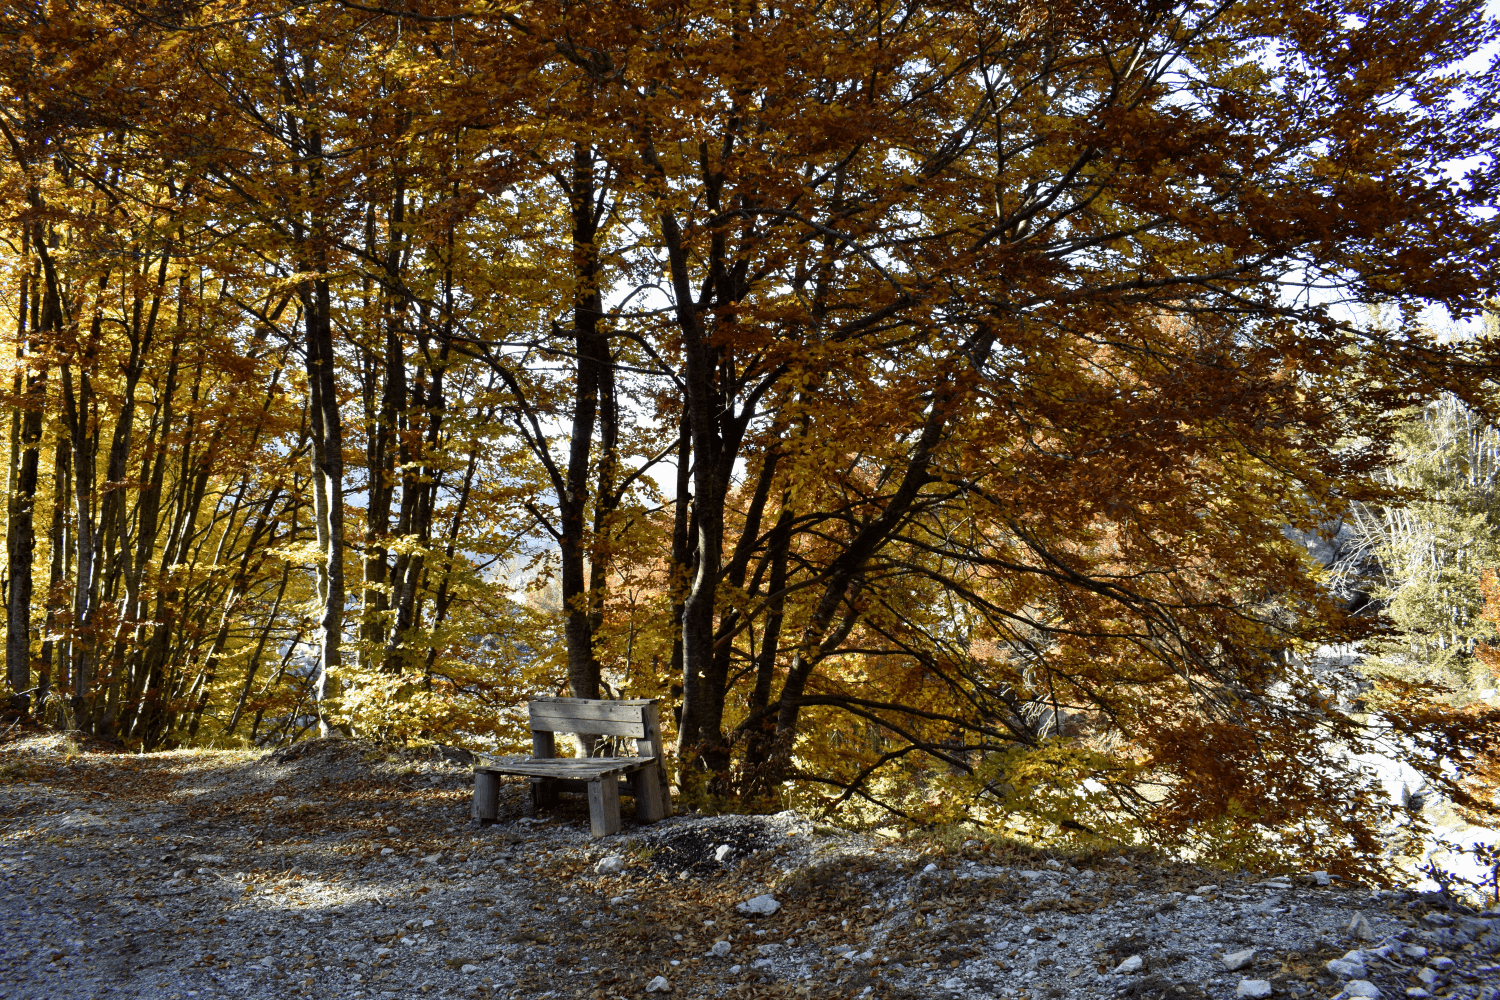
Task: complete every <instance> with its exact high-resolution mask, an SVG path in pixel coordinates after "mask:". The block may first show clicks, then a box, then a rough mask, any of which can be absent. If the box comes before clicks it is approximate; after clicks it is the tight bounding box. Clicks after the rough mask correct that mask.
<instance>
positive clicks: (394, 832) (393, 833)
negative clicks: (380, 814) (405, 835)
mask: <svg viewBox="0 0 1500 1000" xmlns="http://www.w3.org/2000/svg"><path fill="white" fill-rule="evenodd" d="M385 832H386V833H388V834H390V835H391V836H392V837H395V836H398V835H400V833H401V831H400V830H398V829H396V828H395V827H394V826H388V827H386V828H385Z"/></svg>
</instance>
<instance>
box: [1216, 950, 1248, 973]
mask: <svg viewBox="0 0 1500 1000" xmlns="http://www.w3.org/2000/svg"><path fill="white" fill-rule="evenodd" d="M1220 961H1222V962H1223V963H1224V968H1226V969H1228V970H1229V971H1230V972H1233V971H1235V970H1236V969H1243V968H1244V967H1245V966H1247V965H1249V964H1250V963H1251V962H1253V961H1255V949H1254V948H1246V949H1245V950H1244V951H1237V952H1234V953H1233V954H1229V955H1222V956H1220Z"/></svg>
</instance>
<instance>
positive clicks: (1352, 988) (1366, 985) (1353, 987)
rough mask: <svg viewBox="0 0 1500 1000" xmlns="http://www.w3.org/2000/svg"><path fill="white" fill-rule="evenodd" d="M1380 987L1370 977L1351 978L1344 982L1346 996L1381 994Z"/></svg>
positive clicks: (1375, 995) (1374, 995) (1372, 996)
mask: <svg viewBox="0 0 1500 1000" xmlns="http://www.w3.org/2000/svg"><path fill="white" fill-rule="evenodd" d="M1380 995H1381V994H1380V987H1379V986H1376V985H1375V984H1374V983H1372V982H1370V981H1369V980H1368V979H1351V980H1349V982H1347V983H1345V984H1344V996H1346V997H1370V998H1371V1000H1373V998H1375V997H1378V996H1380Z"/></svg>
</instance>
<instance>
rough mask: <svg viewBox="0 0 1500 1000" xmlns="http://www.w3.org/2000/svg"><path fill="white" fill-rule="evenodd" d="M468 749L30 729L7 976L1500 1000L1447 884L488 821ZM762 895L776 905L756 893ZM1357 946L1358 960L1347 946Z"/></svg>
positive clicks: (183, 987) (563, 989)
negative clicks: (211, 740) (175, 743)
mask: <svg viewBox="0 0 1500 1000" xmlns="http://www.w3.org/2000/svg"><path fill="white" fill-rule="evenodd" d="M470 766H471V765H470V761H469V760H468V759H467V758H466V755H464V754H463V753H462V752H445V751H442V750H440V749H432V748H428V749H425V750H421V751H407V750H400V751H395V750H388V749H383V748H380V747H376V746H372V745H369V744H366V743H361V742H356V741H348V740H329V741H314V742H310V743H304V744H297V745H294V746H293V747H291V748H288V749H287V750H284V751H279V752H277V753H272V754H265V753H249V752H245V753H235V752H195V751H173V752H168V753H158V754H150V755H138V754H131V753H124V752H118V751H117V750H115V749H114V748H111V747H109V746H107V745H103V744H98V743H92V742H90V741H88V740H87V739H85V738H82V737H80V736H78V735H76V734H75V735H66V734H64V735H34V736H29V737H26V738H24V739H18V740H12V741H11V742H9V743H7V744H6V745H4V746H0V885H3V891H0V942H3V945H0V997H3V998H5V1000H12V998H16V1000H19V998H59V1000H71V998H75V997H78V998H82V997H89V998H93V997H115V996H121V997H124V996H131V997H144V998H153V1000H184V998H187V997H251V998H262V997H264V998H277V1000H284V998H287V997H330V998H333V997H337V998H345V997H353V998H358V997H371V998H373V997H399V998H415V997H422V996H464V997H508V998H532V997H537V998H541V997H579V998H590V1000H605V998H613V997H621V998H646V997H655V996H667V995H671V996H673V997H691V998H709V997H730V998H754V997H766V998H769V997H789V998H790V997H895V998H927V997H944V998H965V1000H978V998H989V997H1004V998H1015V1000H1058V998H1064V997H1067V998H1077V1000H1082V998H1084V997H1097V996H1114V995H1119V996H1122V997H1124V998H1126V1000H1176V998H1186V997H1214V998H1222V1000H1229V998H1231V997H1236V995H1237V994H1238V995H1248V994H1245V993H1244V989H1245V987H1244V985H1243V984H1244V983H1246V982H1251V983H1264V984H1265V986H1264V988H1265V990H1266V991H1267V993H1266V994H1265V995H1268V996H1271V997H1291V998H1294V1000H1295V998H1303V997H1307V998H1311V997H1335V996H1338V997H1352V996H1354V995H1356V994H1357V993H1358V992H1359V991H1360V990H1362V989H1364V988H1365V987H1361V986H1357V985H1356V984H1355V983H1356V982H1358V983H1366V984H1368V986H1369V988H1371V989H1375V990H1377V991H1378V992H1380V993H1381V994H1382V995H1384V996H1386V997H1391V998H1395V997H1399V996H1403V995H1405V994H1407V993H1408V991H1409V990H1413V989H1419V990H1425V991H1426V993H1427V995H1432V996H1450V997H1454V998H1458V1000H1465V998H1475V1000H1500V992H1496V990H1495V988H1494V987H1495V983H1496V981H1497V979H1500V976H1497V969H1500V966H1497V965H1496V964H1495V962H1496V959H1495V954H1496V952H1497V951H1500V915H1493V914H1482V915H1481V914H1474V913H1472V912H1464V911H1461V910H1454V909H1453V908H1452V907H1451V906H1448V905H1447V904H1446V903H1444V902H1443V901H1442V900H1434V899H1432V898H1426V897H1418V896H1416V895H1414V894H1410V893H1408V894H1391V893H1384V894H1380V893H1374V894H1372V893H1371V892H1369V891H1368V890H1365V889H1362V888H1359V887H1340V886H1337V885H1331V886H1319V885H1318V884H1317V881H1318V880H1317V879H1315V878H1311V877H1304V876H1303V875H1301V874H1299V873H1291V874H1292V875H1294V876H1295V877H1294V878H1292V879H1291V880H1289V881H1285V882H1282V881H1271V882H1269V883H1267V882H1265V881H1264V880H1259V881H1258V880H1254V879H1248V878H1233V877H1229V876H1226V875H1224V874H1223V873H1215V872H1209V871H1205V870H1201V869H1195V868H1193V867H1191V866H1187V865H1162V864H1152V863H1148V862H1146V861H1144V860H1142V859H1139V858H1126V857H1119V856H1099V857H1094V858H1090V859H1088V861H1087V863H1085V862H1084V861H1083V860H1082V859H1079V858H1077V857H1073V858H1067V857H1063V856H1058V857H1052V858H1049V857H1047V856H1046V855H1038V854H1028V855H1025V856H1021V855H1010V856H1001V855H999V854H997V853H996V852H995V851H994V850H992V849H991V848H990V847H986V845H983V844H980V843H978V842H969V843H967V844H965V845H963V846H961V847H957V846H956V847H954V848H952V849H950V850H939V849H936V848H934V847H932V846H931V845H925V846H924V845H917V846H912V845H909V844H904V843H889V842H883V841H878V840H871V839H866V838H864V837H859V836H853V835H849V834H846V833H843V832H841V831H837V830H833V829H831V828H826V827H819V826H816V825H815V824H813V823H812V822H810V821H808V820H807V819H805V818H803V817H800V816H797V815H795V814H791V813H782V814H778V815H776V816H770V817H735V816H729V817H691V816H679V817H675V818H673V819H670V820H667V821H664V822H662V823H658V824H654V825H651V826H649V827H648V826H639V825H636V824H634V823H632V822H631V821H630V820H629V819H628V818H627V820H626V826H625V829H624V830H623V831H622V832H621V834H620V835H618V836H616V837H610V838H604V839H600V840H594V839H592V838H590V837H589V835H588V823H587V815H586V808H585V806H584V804H583V803H582V802H581V801H580V800H579V799H578V798H577V797H569V798H568V799H567V800H566V802H565V805H564V806H563V807H562V808H561V809H560V810H559V811H558V812H557V813H555V814H548V815H545V816H541V817H531V816H526V815H524V814H523V807H522V806H523V791H524V789H523V787H522V785H521V784H520V783H516V784H514V785H508V786H506V789H505V792H504V794H503V796H502V816H501V820H500V822H498V823H496V824H495V825H493V826H488V827H484V828H479V827H476V826H474V825H472V824H471V822H470V821H469V817H468V812H469V795H470V790H471V787H472V785H471V778H470V770H469V768H470ZM627 806H628V800H627ZM626 812H627V813H628V807H627V810H626ZM606 859H609V860H608V861H607V862H606ZM601 862H606V863H605V864H603V865H602V866H601V864H600V863H601ZM601 867H602V868H603V869H604V870H603V871H602V872H601V871H600V868H601ZM612 868H619V869H620V870H618V871H613V870H610V869H612ZM759 896H770V897H772V898H773V899H774V900H775V905H774V910H775V912H773V913H767V914H756V913H746V912H741V909H740V908H741V907H742V905H743V904H745V903H746V902H747V901H748V900H752V899H755V898H756V897H759ZM767 908H770V906H769V904H768V906H767ZM1356 917H1363V918H1364V920H1363V925H1364V926H1363V927H1361V926H1360V921H1359V920H1357V919H1356ZM1351 921H1352V922H1353V923H1352V925H1351ZM1246 949H1249V951H1250V957H1249V958H1246V959H1244V961H1243V963H1242V964H1241V965H1240V966H1239V967H1237V968H1234V969H1230V968H1228V966H1229V965H1231V964H1233V963H1232V961H1231V960H1228V959H1225V958H1224V957H1223V956H1224V955H1226V954H1230V955H1232V954H1234V953H1237V952H1242V951H1245V950H1246ZM1361 949H1363V950H1361ZM1403 949H1405V950H1403ZM1351 950H1353V952H1357V957H1359V958H1360V960H1361V962H1362V963H1363V965H1361V966H1360V970H1361V976H1362V978H1359V979H1357V980H1356V981H1355V982H1351V981H1350V980H1351V979H1353V977H1352V976H1351V975H1348V974H1343V973H1340V972H1335V971H1331V970H1330V967H1328V966H1327V962H1328V961H1329V960H1330V959H1334V960H1342V959H1344V958H1348V957H1349V955H1350V954H1351ZM1417 951H1420V952H1421V955H1420V956H1418V955H1417ZM1251 989H1252V992H1254V990H1257V989H1259V987H1252V988H1251ZM1350 990H1354V991H1355V992H1354V993H1351V992H1350Z"/></svg>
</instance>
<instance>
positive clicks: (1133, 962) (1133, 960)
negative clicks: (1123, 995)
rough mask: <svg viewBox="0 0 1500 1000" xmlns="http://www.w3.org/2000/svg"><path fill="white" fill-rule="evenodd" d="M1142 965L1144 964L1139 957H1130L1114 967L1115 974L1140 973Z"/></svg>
mask: <svg viewBox="0 0 1500 1000" xmlns="http://www.w3.org/2000/svg"><path fill="white" fill-rule="evenodd" d="M1144 964H1145V962H1144V961H1143V960H1142V959H1141V956H1139V955H1131V956H1130V957H1129V958H1127V959H1126V960H1125V961H1123V962H1121V963H1120V964H1119V965H1117V966H1115V972H1117V973H1122V974H1123V973H1130V972H1140V971H1141V966H1142V965H1144Z"/></svg>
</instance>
